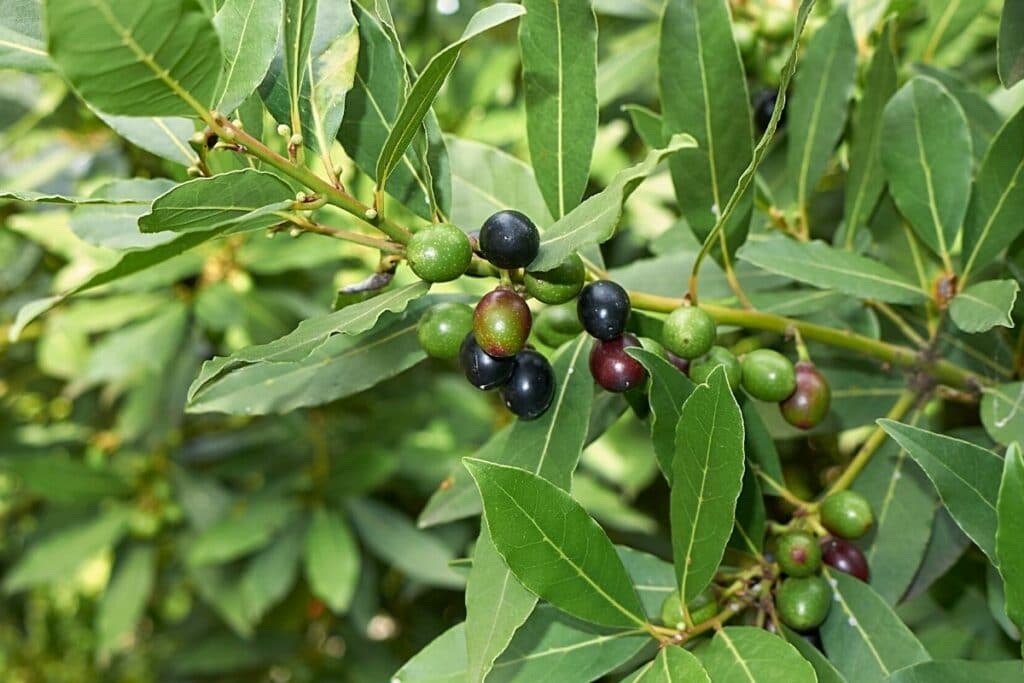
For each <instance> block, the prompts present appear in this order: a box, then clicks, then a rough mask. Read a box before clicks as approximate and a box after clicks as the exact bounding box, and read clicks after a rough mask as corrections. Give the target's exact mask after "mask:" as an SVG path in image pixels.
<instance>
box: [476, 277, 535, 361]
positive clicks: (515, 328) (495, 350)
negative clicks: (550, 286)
mask: <svg viewBox="0 0 1024 683" xmlns="http://www.w3.org/2000/svg"><path fill="white" fill-rule="evenodd" d="M531 327H533V315H532V314H531V313H530V307H529V306H527V305H526V301H525V300H524V299H523V297H521V296H519V295H518V294H516V293H515V292H514V291H512V290H511V289H509V288H508V287H498V288H497V289H495V290H493V291H491V292H488V293H487V294H485V295H484V296H483V298H481V299H480V301H479V303H477V305H476V310H475V311H474V312H473V335H474V336H475V337H476V343H477V344H479V345H480V348H482V349H483V350H484V351H486V352H487V353H489V354H490V355H492V356H496V357H498V358H505V357H508V356H514V355H516V354H517V353H519V351H521V350H522V348H523V347H524V346H526V340H527V338H528V337H529V336H530V328H531Z"/></svg>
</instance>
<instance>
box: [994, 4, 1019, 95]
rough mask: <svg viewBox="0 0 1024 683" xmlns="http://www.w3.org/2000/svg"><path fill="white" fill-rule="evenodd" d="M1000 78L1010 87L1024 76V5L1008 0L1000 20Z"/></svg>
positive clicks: (1005, 85)
mask: <svg viewBox="0 0 1024 683" xmlns="http://www.w3.org/2000/svg"><path fill="white" fill-rule="evenodd" d="M997 49H998V57H999V61H998V66H999V80H1001V81H1002V82H1003V86H1004V87H1006V88H1009V87H1010V86H1011V85H1013V84H1015V83H1017V81H1019V80H1021V79H1022V78H1024V5H1022V4H1021V3H1020V2H1019V1H1017V2H1014V0H1008V2H1006V3H1005V4H1004V5H1003V14H1002V18H1001V19H1000V20H999V40H998V46H997Z"/></svg>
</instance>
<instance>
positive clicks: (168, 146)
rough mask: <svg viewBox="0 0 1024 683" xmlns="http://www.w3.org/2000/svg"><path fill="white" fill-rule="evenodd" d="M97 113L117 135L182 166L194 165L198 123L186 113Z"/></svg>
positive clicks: (196, 156) (197, 156) (197, 159)
mask: <svg viewBox="0 0 1024 683" xmlns="http://www.w3.org/2000/svg"><path fill="white" fill-rule="evenodd" d="M95 113H96V116H98V117H100V118H101V119H103V122H104V123H105V124H107V125H108V126H110V127H111V128H113V129H114V130H115V131H116V132H117V134H118V135H120V136H121V137H123V138H125V139H126V140H128V141H130V142H131V143H132V144H135V145H138V146H139V147H141V148H142V149H144V150H146V151H147V152H152V153H153V154H156V155H157V156H159V157H163V158H164V159H167V160H169V161H173V162H174V163H176V164H181V165H182V166H192V165H194V164H195V163H196V162H197V161H199V155H197V154H196V152H195V150H194V149H192V148H191V147H189V144H188V141H189V138H191V137H192V136H193V135H195V131H196V126H195V123H194V122H193V121H192V120H191V119H188V118H185V117H184V116H112V115H110V114H105V113H103V112H101V111H95Z"/></svg>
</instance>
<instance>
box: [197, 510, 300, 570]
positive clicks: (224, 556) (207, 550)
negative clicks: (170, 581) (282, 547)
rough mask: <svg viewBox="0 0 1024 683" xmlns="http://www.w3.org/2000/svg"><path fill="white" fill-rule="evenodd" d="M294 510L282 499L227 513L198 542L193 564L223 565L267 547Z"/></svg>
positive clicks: (198, 537) (203, 532) (207, 529)
mask: <svg viewBox="0 0 1024 683" xmlns="http://www.w3.org/2000/svg"><path fill="white" fill-rule="evenodd" d="M293 509H294V508H293V506H292V505H290V504H289V503H287V502H286V501H284V500H282V499H280V498H254V499H251V500H249V501H247V502H245V503H244V504H242V505H240V506H238V507H236V508H235V509H233V510H231V511H230V512H228V514H227V515H226V516H225V517H223V518H221V519H220V520H218V521H217V522H215V523H214V524H211V525H210V526H208V527H207V528H205V529H203V531H202V532H201V533H200V534H199V535H198V536H197V537H196V538H195V540H194V541H193V542H192V544H191V547H190V548H189V550H188V561H189V563H190V564H192V565H195V566H200V565H204V564H222V563H224V562H228V561H230V560H234V559H236V558H238V557H241V556H242V555H245V554H246V553H250V552H252V551H253V550H257V549H259V548H262V547H263V546H265V545H266V544H267V543H268V542H269V541H270V539H271V538H273V536H274V534H275V533H277V531H278V530H279V529H281V528H282V527H283V526H284V525H285V524H286V523H287V522H288V520H289V519H290V518H291V515H292V512H293Z"/></svg>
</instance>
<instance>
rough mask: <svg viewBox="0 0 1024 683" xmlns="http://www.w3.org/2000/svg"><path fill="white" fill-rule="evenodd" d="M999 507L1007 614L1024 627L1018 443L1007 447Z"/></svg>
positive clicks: (1023, 490) (1022, 473)
mask: <svg viewBox="0 0 1024 683" xmlns="http://www.w3.org/2000/svg"><path fill="white" fill-rule="evenodd" d="M997 510H998V520H999V521H998V525H997V527H996V558H997V560H998V563H999V574H1000V575H1001V576H1002V577H1003V582H1004V590H1005V592H1006V615H1007V616H1008V617H1010V621H1012V622H1013V623H1014V624H1015V625H1016V626H1017V628H1018V629H1024V458H1022V457H1021V452H1020V445H1019V444H1016V443H1015V444H1013V445H1011V446H1010V447H1009V448H1008V449H1007V451H1006V460H1005V462H1004V465H1003V477H1002V480H1001V482H1000V485H999V498H998V505H997Z"/></svg>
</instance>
